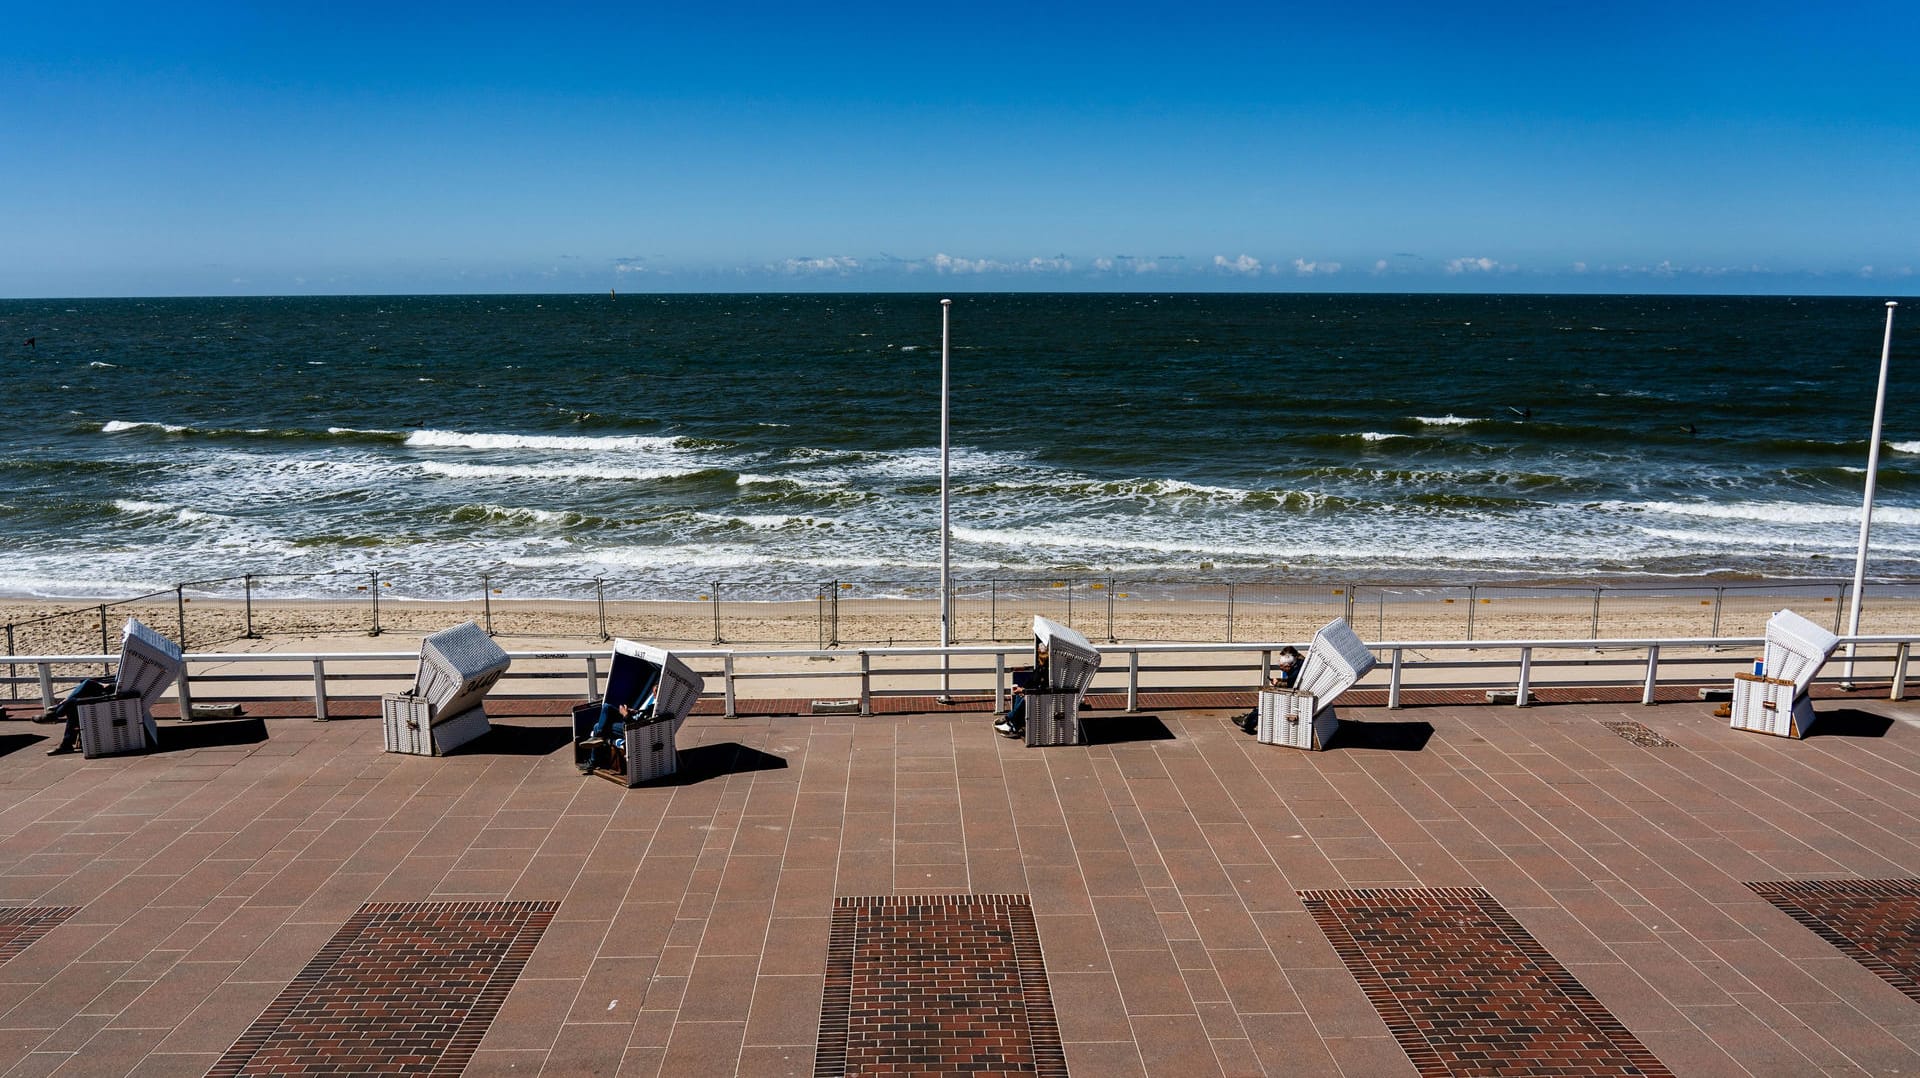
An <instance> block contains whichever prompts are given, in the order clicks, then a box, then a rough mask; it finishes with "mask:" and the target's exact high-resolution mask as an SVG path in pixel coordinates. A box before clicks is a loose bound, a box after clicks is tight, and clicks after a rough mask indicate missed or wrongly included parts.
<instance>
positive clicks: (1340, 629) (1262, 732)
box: [1258, 618, 1375, 751]
mask: <svg viewBox="0 0 1920 1078" xmlns="http://www.w3.org/2000/svg"><path fill="white" fill-rule="evenodd" d="M1374 665H1375V660H1374V657H1373V652H1371V651H1368V650H1367V645H1365V644H1363V643H1361V641H1360V638H1359V637H1358V636H1356V635H1354V632H1353V627H1352V626H1350V625H1348V624H1347V619H1345V618H1335V619H1333V620H1332V621H1330V622H1327V623H1326V624H1325V625H1324V626H1322V627H1321V629H1320V631H1319V632H1317V633H1314V634H1313V644H1312V645H1311V646H1310V647H1309V648H1308V649H1307V657H1306V659H1305V660H1303V661H1302V662H1301V664H1300V673H1299V675H1298V676H1296V677H1295V678H1294V681H1293V688H1290V689H1262V690H1260V728H1259V732H1258V737H1259V740H1260V743H1261V744H1262V745H1286V746H1289V747H1291V748H1296V749H1307V750H1309V751H1318V750H1320V749H1324V748H1326V747H1327V742H1328V741H1329V740H1331V739H1332V738H1333V733H1334V731H1335V730H1338V729H1339V728H1340V716H1339V715H1338V714H1337V713H1335V711H1334V709H1333V702H1334V700H1336V699H1338V698H1339V696H1340V694H1341V693H1343V692H1346V691H1347V690H1348V689H1350V688H1352V687H1353V686H1354V684H1355V683H1356V682H1358V681H1359V680H1360V679H1361V678H1363V677H1365V676H1366V674H1367V671H1369V670H1371V669H1373V667H1374Z"/></svg>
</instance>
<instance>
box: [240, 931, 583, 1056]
mask: <svg viewBox="0 0 1920 1078" xmlns="http://www.w3.org/2000/svg"><path fill="white" fill-rule="evenodd" d="M558 905H559V903H556V902H370V903H368V904H366V905H364V906H361V907H360V911H359V912H358V913H356V914H354V915H353V917H352V918H351V919H349V920H348V921H347V923H346V924H345V925H344V926H342V927H341V929H340V931H338V932H336V933H334V936H333V938H332V939H330V940H328V941H327V944H326V946H325V947H322V948H321V949H320V953H319V954H317V955H315V956H314V958H313V961H311V962H309V963H307V967H306V968H305V969H303V970H301V971H300V975H299V976H298V977H295V978H294V979H293V982H292V983H291V984H289V985H288V986H287V988H286V990H285V991H283V992H281V993H280V995H279V998H277V999H275V1000H274V1001H273V1003H272V1005H270V1006H269V1007H268V1008H267V1009H266V1011H265V1013H263V1014H261V1016H260V1017H259V1019H258V1020H256V1021H255V1022H254V1023H253V1025H252V1026H251V1027H249V1028H248V1029H247V1031H246V1032H245V1033H244V1034H242V1035H241V1037H240V1039H239V1040H238V1041H235V1042H234V1045H233V1047H232V1048H229V1049H227V1053H226V1055H224V1056H222V1057H221V1058H220V1061H219V1062H218V1063H216V1064H215V1065H214V1067H213V1069H212V1070H210V1071H208V1072H207V1076H208V1078H238V1076H240V1075H307V1074H333V1075H340V1074H421V1075H433V1076H445V1078H452V1076H454V1075H458V1074H459V1073H460V1072H461V1071H462V1070H465V1069H466V1066H467V1063H468V1062H469V1061H470V1060H471V1059H472V1058H473V1053H474V1049H476V1048H478V1047H479V1046H480V1038H481V1036H482V1035H483V1034H485V1033H486V1031H487V1026H488V1025H489V1024H490V1023H491V1022H492V1021H493V1018H494V1015H495V1014H497V1013H499V1010H500V1004H501V1003H502V1002H503V1001H505V1000H506V998H507V992H508V990H510V989H511V988H512V987H513V982H514V981H515V980H516V979H517V978H518V977H519V976H520V971H521V970H522V969H524V968H525V967H526V964H527V958H528V957H529V956H530V955H532V954H533V948H534V945H535V944H537V943H539V942H540V935H541V933H542V932H544V931H546V927H547V923H548V922H549V921H551V920H553V911H554V909H555V908H556V907H557V906H558Z"/></svg>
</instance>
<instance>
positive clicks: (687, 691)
mask: <svg viewBox="0 0 1920 1078" xmlns="http://www.w3.org/2000/svg"><path fill="white" fill-rule="evenodd" d="M649 665H651V666H653V667H654V668H655V669H657V670H659V671H660V688H659V693H660V696H659V699H658V700H656V701H655V703H654V707H653V716H654V718H655V719H656V720H658V719H668V720H672V721H674V722H678V721H680V720H682V719H684V718H686V717H687V714H688V713H689V712H691V711H692V710H693V705H694V704H695V703H697V702H698V701H699V699H700V693H701V691H702V690H704V689H705V688H706V681H705V680H704V679H703V678H701V676H700V675H699V674H696V673H694V672H693V671H692V670H689V669H688V668H687V664H686V663H684V662H681V661H680V660H679V659H677V658H675V657H674V655H673V653H672V652H669V651H665V650H663V649H661V648H656V647H649V646H647V645H646V644H640V643H636V642H634V641H632V640H618V639H616V640H615V641H614V642H613V669H612V670H611V671H609V672H608V674H607V696H608V697H610V698H612V699H614V700H619V701H622V702H624V701H626V700H627V699H629V698H631V697H632V695H633V691H634V689H635V688H636V687H638V685H639V683H640V679H641V678H642V677H643V676H645V675H646V673H647V667H648V666H649Z"/></svg>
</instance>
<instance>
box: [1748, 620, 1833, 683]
mask: <svg viewBox="0 0 1920 1078" xmlns="http://www.w3.org/2000/svg"><path fill="white" fill-rule="evenodd" d="M1839 644H1840V638H1839V637H1837V636H1835V635H1833V634H1832V633H1830V632H1828V631H1826V630H1825V629H1822V628H1821V627H1820V626H1818V625H1815V624H1814V623H1813V622H1811V621H1808V620H1807V619H1806V618H1803V617H1801V616H1800V615H1798V614H1796V613H1794V612H1793V611H1791V610H1782V611H1780V612H1779V613H1777V614H1775V615H1774V616H1772V617H1770V618H1768V619H1767V646H1766V650H1765V651H1763V652H1762V653H1761V661H1762V662H1763V663H1765V664H1766V675H1767V676H1768V677H1773V678H1779V679H1780V680H1782V681H1791V682H1793V694H1794V695H1795V696H1798V695H1800V694H1801V693H1804V692H1806V691H1807V685H1808V684H1809V683H1811V682H1812V681H1813V676H1814V675H1815V674H1818V673H1819V672H1820V667H1821V666H1823V665H1825V664H1826V661H1827V657H1828V656H1830V655H1832V654H1833V649H1834V648H1835V647H1838V646H1839Z"/></svg>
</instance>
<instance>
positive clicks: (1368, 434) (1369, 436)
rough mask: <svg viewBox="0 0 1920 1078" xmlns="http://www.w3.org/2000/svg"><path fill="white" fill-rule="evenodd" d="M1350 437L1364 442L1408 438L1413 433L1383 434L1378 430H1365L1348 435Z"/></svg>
mask: <svg viewBox="0 0 1920 1078" xmlns="http://www.w3.org/2000/svg"><path fill="white" fill-rule="evenodd" d="M1348 437H1352V438H1358V439H1360V440H1361V441H1363V442H1384V441H1386V440H1388V439H1389V438H1408V437H1411V435H1407V434H1382V433H1381V432H1379V431H1377V430H1363V431H1361V432H1360V433H1359V434H1353V435H1348Z"/></svg>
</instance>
